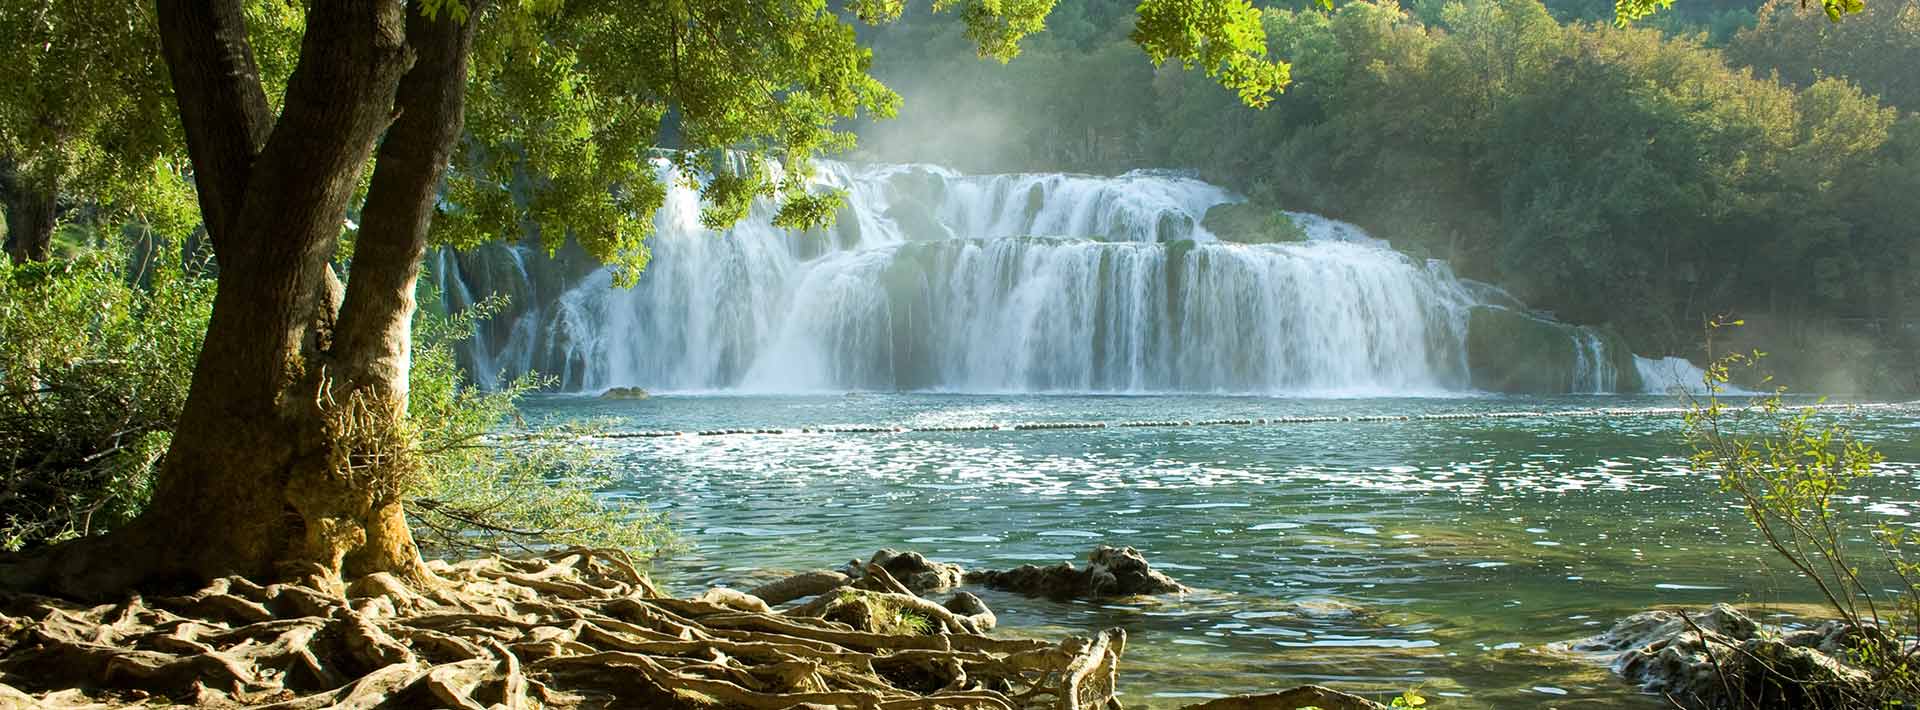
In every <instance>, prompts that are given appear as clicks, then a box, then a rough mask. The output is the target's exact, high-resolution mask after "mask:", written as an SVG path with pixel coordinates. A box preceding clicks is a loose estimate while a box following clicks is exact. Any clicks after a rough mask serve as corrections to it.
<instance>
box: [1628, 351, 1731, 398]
mask: <svg viewBox="0 0 1920 710" xmlns="http://www.w3.org/2000/svg"><path fill="white" fill-rule="evenodd" d="M1633 364H1634V368H1635V369H1637V370H1639V371H1640V382H1641V387H1642V388H1643V389H1645V390H1646V391H1648V392H1652V393H1654V394H1676V393H1694V394H1700V393H1704V392H1706V391H1707V384H1706V374H1707V373H1706V371H1705V370H1702V369H1700V366H1698V365H1695V364H1693V363H1691V362H1688V361H1687V359H1686V358H1680V357H1663V358H1659V359H1654V358H1646V357H1640V356H1638V355H1635V356H1634V358H1633ZM1723 391H1724V392H1726V393H1728V394H1741V393H1745V392H1746V390H1742V389H1740V388H1737V387H1732V386H1724V389H1723Z"/></svg>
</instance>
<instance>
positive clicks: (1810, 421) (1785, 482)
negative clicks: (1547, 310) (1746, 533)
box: [1686, 321, 1920, 708]
mask: <svg viewBox="0 0 1920 710" xmlns="http://www.w3.org/2000/svg"><path fill="white" fill-rule="evenodd" d="M1738 324H1739V322H1738V321H1735V322H1733V323H1730V324H1728V325H1738ZM1722 326H1723V324H1722V323H1720V322H1718V321H1716V322H1715V323H1713V324H1712V325H1711V326H1710V327H1709V331H1708V341H1707V345H1708V352H1709V353H1711V352H1712V351H1713V335H1714V331H1715V330H1717V329H1720V328H1721V327H1722ZM1763 355H1764V354H1763V353H1760V352H1758V351H1754V352H1750V353H1734V354H1732V355H1727V356H1725V357H1722V358H1720V359H1718V360H1715V361H1714V362H1713V363H1712V364H1711V365H1710V366H1709V367H1708V368H1707V372H1706V375H1705V380H1706V382H1705V384H1706V385H1707V393H1706V394H1705V395H1704V396H1703V397H1702V398H1701V399H1698V400H1696V401H1693V402H1692V403H1691V404H1690V406H1689V408H1688V409H1689V411H1688V413H1687V416H1686V424H1687V435H1688V439H1689V441H1690V442H1691V443H1692V445H1693V447H1694V453H1693V457H1692V458H1693V466H1694V469H1695V470H1698V471H1708V472H1712V473H1713V474H1715V475H1716V476H1718V477H1719V480H1720V486H1721V489H1722V490H1724V491H1726V492H1728V493H1731V494H1733V495H1734V496H1735V497H1736V499H1737V500H1738V501H1739V502H1740V504H1741V506H1742V507H1743V508H1744V509H1745V511H1746V514H1747V519H1748V520H1749V521H1751V522H1752V523H1753V525H1754V528H1755V529H1756V530H1757V531H1758V532H1759V534H1760V537H1761V539H1762V540H1763V541H1764V542H1765V543H1766V544H1767V546H1768V547H1770V548H1772V549H1773V551H1774V552H1775V553H1777V555H1778V557H1779V559H1781V560H1783V561H1785V562H1786V563H1787V564H1788V566H1789V567H1791V568H1792V570H1793V571H1794V572H1795V573H1796V574H1797V576H1799V577H1801V578H1804V579H1805V580H1806V581H1807V583H1808V584H1810V585H1811V586H1812V587H1814V589H1815V590H1816V591H1817V592H1818V594H1819V595H1820V597H1821V599H1822V600H1823V601H1824V602H1825V605H1826V607H1827V610H1828V611H1829V612H1831V613H1832V615H1833V616H1834V617H1835V619H1836V621H1834V622H1829V624H1828V626H1827V627H1823V628H1828V629H1829V631H1828V634H1827V635H1828V636H1830V637H1832V638H1833V639H1836V640H1833V641H1831V642H1822V643H1818V644H1813V645H1814V646H1817V647H1818V648H1817V649H1814V650H1809V649H1805V648H1798V647H1796V648H1794V649H1791V650H1793V651H1794V655H1792V656H1791V657H1789V656H1788V655H1787V654H1780V653H1776V654H1759V653H1755V652H1753V649H1752V648H1749V646H1751V645H1752V643H1746V644H1737V643H1734V642H1732V641H1727V640H1725V639H1726V635H1715V634H1707V633H1704V632H1701V633H1699V634H1698V636H1699V637H1700V641H1698V643H1699V644H1704V645H1705V646H1706V648H1707V654H1706V655H1707V657H1708V660H1709V662H1710V663H1711V665H1712V667H1713V668H1714V669H1715V670H1716V672H1718V673H1719V674H1720V678H1721V679H1722V681H1723V682H1721V683H1718V684H1717V685H1716V686H1714V687H1719V688H1721V689H1722V692H1723V694H1724V695H1725V697H1719V698H1714V699H1711V702H1705V706H1713V707H1742V708H1744V707H1776V706H1777V705H1772V704H1769V703H1778V702H1783V700H1782V699H1783V698H1789V699H1790V698H1803V699H1804V700H1803V701H1796V702H1802V704H1804V705H1806V706H1809V707H1829V706H1833V705H1836V704H1837V705H1839V706H1841V707H1876V708H1877V707H1895V706H1902V705H1907V704H1911V703H1912V702H1913V701H1914V700H1915V699H1920V646H1916V644H1915V642H1914V639H1915V638H1920V561H1916V558H1915V557H1914V556H1913V550H1914V548H1915V547H1916V546H1920V537H1917V536H1915V534H1914V533H1913V532H1912V531H1910V530H1907V529H1905V528H1894V527H1892V526H1888V525H1881V526H1879V527H1878V528H1877V529H1875V530H1873V531H1871V534H1870V535H1864V536H1863V535H1862V534H1861V533H1860V532H1859V531H1858V527H1857V525H1856V524H1855V522H1854V521H1853V520H1852V519H1851V518H1850V513H1849V511H1848V510H1847V506H1846V503H1847V501H1848V499H1849V495H1850V494H1849V490H1850V489H1851V488H1852V487H1853V485H1854V484H1856V483H1857V482H1859V481H1861V480H1863V479H1865V478H1867V477H1870V476H1873V475H1875V466H1876V465H1877V464H1879V463H1881V462H1882V461H1883V460H1884V459H1883V457H1882V456H1881V455H1880V453H1879V452H1878V451H1876V450H1875V449H1874V448H1873V447H1872V446H1871V445H1869V444H1867V443H1866V442H1864V441H1862V440H1860V439H1859V438H1857V437H1855V436H1854V434H1853V432H1852V431H1851V430H1850V429H1849V428H1848V427H1847V426H1846V425H1845V424H1844V423H1842V422H1837V421H1832V420H1827V419H1816V418H1815V411H1814V410H1812V409H1808V408H1794V407H1789V406H1786V405H1785V404H1784V403H1783V402H1782V400H1781V397H1780V393H1781V392H1782V391H1783V390H1776V391H1775V392H1774V393H1773V394H1770V395H1767V396H1762V397H1759V398H1757V399H1756V401H1755V402H1754V403H1753V404H1752V405H1750V406H1746V407H1738V406H1728V405H1727V404H1726V403H1724V402H1723V401H1722V400H1721V398H1720V393H1722V392H1724V391H1725V387H1726V386H1727V385H1728V383H1730V382H1731V381H1732V380H1733V378H1734V376H1735V371H1736V370H1745V369H1755V368H1757V366H1758V363H1759V361H1760V358H1761V357H1763ZM1763 381H1764V380H1763ZM1863 537H1871V538H1872V539H1873V540H1874V544H1872V545H1867V546H1863V545H1862V544H1861V543H1860V542H1859V541H1860V540H1861V539H1862V538H1863ZM1871 548H1877V549H1871ZM1875 553H1878V554H1875ZM1829 627H1830V628H1829ZM1696 630H1697V629H1696ZM1736 640H1738V639H1736ZM1748 641H1750V642H1754V641H1767V640H1766V639H1757V640H1755V639H1748ZM1716 644H1717V645H1721V646H1723V648H1722V649H1721V650H1720V656H1719V657H1716V656H1715V655H1714V654H1713V649H1712V646H1713V645H1716ZM1730 652H1733V653H1740V655H1739V656H1738V657H1730V656H1728V654H1729V653H1730ZM1808 658H1812V659H1813V662H1811V663H1810V662H1808V661H1807V659H1808ZM1795 659H1800V660H1799V661H1795ZM1815 667H1819V668H1828V667H1831V668H1832V669H1833V672H1830V673H1824V674H1812V673H1810V672H1809V669H1810V668H1815ZM1729 677H1732V678H1736V679H1740V680H1741V681H1742V682H1725V679H1726V678H1729ZM1790 691H1791V692H1790Z"/></svg>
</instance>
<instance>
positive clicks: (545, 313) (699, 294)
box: [435, 161, 1615, 394]
mask: <svg viewBox="0 0 1920 710" xmlns="http://www.w3.org/2000/svg"><path fill="white" fill-rule="evenodd" d="M657 165H658V169H659V170H660V171H661V177H662V179H663V180H664V181H666V182H667V184H669V185H672V187H671V189H670V193H669V196H668V198H667V201H666V203H665V205H664V206H663V207H662V208H661V209H660V210H659V212H658V213H657V214H656V216H655V220H656V234H655V236H654V237H653V238H652V239H651V240H650V241H649V242H648V244H649V246H650V247H651V249H652V250H653V258H652V261H651V263H650V264H649V266H648V268H647V270H646V271H645V272H644V273H643V274H641V276H640V280H639V283H638V285H636V286H634V287H633V288H631V289H617V288H613V287H612V279H611V276H610V274H609V272H607V271H606V270H604V269H597V268H590V267H586V266H581V265H580V264H584V263H586V262H585V260H584V259H573V260H572V262H578V263H573V264H571V266H561V267H547V266H538V265H533V266H530V265H529V263H528V261H527V257H526V255H525V254H524V253H523V252H522V250H521V249H520V248H517V247H504V246H502V247H498V248H499V249H500V250H503V253H502V254H498V255H494V256H492V257H490V258H488V259H486V261H487V263H489V264H495V265H491V266H487V267H486V268H485V269H484V270H485V271H487V272H488V273H489V274H491V275H490V276H488V277H487V278H486V280H488V281H490V282H491V285H490V287H488V288H481V287H478V286H472V285H471V284H472V282H473V281H474V280H475V276H474V273H473V272H475V271H476V270H478V269H479V267H478V266H477V264H478V262H476V261H474V260H472V259H469V258H468V256H467V255H461V257H459V258H457V259H456V258H453V257H449V256H446V255H444V254H443V255H440V256H437V257H436V262H435V266H436V268H437V269H438V270H439V271H440V273H439V274H437V276H438V278H440V280H441V282H442V292H443V293H445V294H447V299H448V303H449V305H458V304H459V303H461V302H471V301H472V300H473V298H474V293H481V292H492V291H499V290H502V289H505V290H510V291H513V292H515V294H516V299H518V298H521V297H525V298H526V299H528V302H525V303H520V304H519V305H517V306H516V308H515V309H514V311H513V313H512V316H511V317H510V318H508V319H507V320H506V321H505V322H503V323H500V324H497V325H496V326H495V327H494V328H493V329H492V330H491V331H489V332H488V333H485V334H484V336H485V337H482V338H479V339H478V341H477V342H476V343H475V345H474V347H472V348H471V349H472V350H474V351H475V352H473V353H472V354H470V355H469V356H467V362H468V363H469V364H470V366H471V367H472V368H473V370H474V371H475V376H476V381H479V382H481V383H482V384H487V383H489V382H493V381H495V380H494V378H493V372H495V371H497V372H498V373H500V374H502V375H505V376H509V377H511V376H514V375H517V374H520V373H523V372H527V371H538V372H541V373H544V374H547V375H551V376H554V377H555V378H557V380H558V383H559V386H560V387H561V388H563V389H566V390H573V391H598V390H603V389H606V388H610V387H616V386H622V387H644V388H647V389H650V390H654V391H714V390H730V391H749V392H808V391H849V390H882V391H890V390H932V391H958V392H1156V391H1187V392H1231V393H1338V394H1350V393H1374V394H1384V393H1409V392H1414V393H1418V392H1441V391H1451V390H1464V389H1467V388H1468V387H1469V386H1470V385H1469V381H1470V378H1469V375H1468V372H1467V361H1468V358H1467V355H1466V343H1465V341H1466V329H1467V311H1468V309H1469V308H1470V307H1472V306H1475V305H1476V304H1479V303H1481V302H1482V300H1483V299H1482V297H1481V296H1478V295H1476V294H1477V293H1479V292H1483V291H1486V290H1487V289H1488V288H1490V287H1485V286H1483V285H1479V284H1471V283H1468V282H1463V280H1461V279H1457V278H1455V277H1454V275H1453V274H1452V272H1451V271H1450V270H1449V269H1448V268H1447V267H1446V265H1445V264H1444V263H1442V262H1439V261H1435V260H1422V259H1415V258H1412V257H1409V256H1407V255H1405V254H1402V253H1400V252H1397V251H1395V250H1393V249H1392V248H1391V247H1390V246H1389V245H1388V244H1387V242H1386V241H1384V240H1380V239H1375V238H1373V237H1371V236H1370V235H1367V234H1366V233H1365V232H1364V231H1362V230H1361V229H1359V228H1358V227H1356V226H1354V225H1351V224H1346V223H1342V222H1337V221H1334V220H1329V219H1326V218H1323V217H1319V216H1316V215H1308V214H1292V215H1291V216H1292V218H1293V219H1294V220H1295V222H1296V224H1297V225H1298V226H1299V227H1300V228H1301V229H1300V231H1301V232H1302V233H1304V234H1305V235H1306V239H1305V240H1304V241H1297V242H1282V243H1274V244H1239V243H1230V242H1226V241H1222V240H1220V239H1217V238H1216V237H1215V235H1213V234H1212V233H1211V232H1209V231H1208V230H1207V229H1206V227H1205V226H1204V224H1203V222H1204V217H1205V216H1206V213H1207V210H1208V209H1210V208H1212V207H1214V206H1217V205H1221V204H1226V203H1231V202H1236V201H1238V200H1239V198H1238V197H1237V196H1235V195H1233V194H1232V193H1230V192H1228V191H1226V190H1225V189H1222V188H1220V187H1218V186H1215V185H1211V184H1208V183H1205V182H1202V181H1200V180H1197V179H1193V178H1191V177H1188V176H1184V175H1180V174H1177V173H1170V172H1160V171H1137V172H1132V173H1127V174H1125V175H1120V176H1113V177H1098V176H1087V175H1069V174H1019V175H979V176H974V175H962V174H958V173H955V172H953V171H950V170H946V169H943V168H938V167H931V166H920V165H880V166H854V165H847V164H840V163H823V164H822V165H821V168H820V170H819V171H818V173H817V175H816V176H815V177H814V181H815V183H816V184H817V186H818V187H826V188H833V189H838V190H842V191H844V193H845V194H846V201H845V206H844V207H843V208H842V209H841V210H840V212H839V214H838V215H837V216H836V221H835V224H834V225H833V226H832V227H829V228H826V229H816V230H809V231H805V232H795V231H790V230H784V229H779V228H776V227H774V226H773V225H772V216H773V210H774V208H773V205H771V204H769V203H767V202H765V201H761V202H757V203H756V204H755V205H754V206H753V208H752V210H751V212H750V215H749V216H748V217H747V218H746V219H745V220H742V221H741V222H740V223H739V224H737V225H735V226H734V227H732V228H730V229H728V230H725V231H724V232H715V231H712V230H707V229H705V228H703V227H702V226H701V225H700V223H699V219H698V217H699V210H700V205H699V199H698V194H697V193H696V192H695V191H693V190H690V189H687V188H685V187H684V186H682V185H681V184H680V181H679V180H678V176H676V175H674V174H672V173H671V170H672V168H671V167H670V166H668V165H667V164H666V163H664V162H663V161H662V162H658V163H657ZM560 261H569V260H568V259H566V258H564V257H563V258H562V259H561V260H560ZM496 262H505V263H506V265H498V264H496ZM569 268H571V272H570V271H569ZM514 278H519V279H521V280H523V281H524V282H525V283H522V284H518V285H508V284H504V283H502V282H503V281H507V280H511V279H514ZM469 290H471V291H472V293H469V292H468V291H469ZM1495 290H1497V289H1495ZM1606 348H1607V346H1606V344H1605V343H1602V342H1600V341H1599V339H1597V338H1594V337H1592V336H1591V335H1590V334H1589V335H1588V336H1587V338H1586V342H1582V343H1580V344H1579V347H1577V348H1576V350H1577V351H1578V352H1579V358H1580V361H1581V363H1583V364H1581V365H1578V366H1577V370H1578V372H1579V373H1580V374H1578V376H1577V377H1576V380H1577V382H1576V385H1575V386H1576V388H1577V389H1579V390H1580V391H1595V392H1604V391H1611V390H1612V388H1613V387H1614V385H1615V376H1614V373H1613V367H1612V365H1611V363H1612V361H1613V360H1612V357H1611V355H1612V354H1610V353H1608V352H1606ZM482 370H487V371H486V372H482Z"/></svg>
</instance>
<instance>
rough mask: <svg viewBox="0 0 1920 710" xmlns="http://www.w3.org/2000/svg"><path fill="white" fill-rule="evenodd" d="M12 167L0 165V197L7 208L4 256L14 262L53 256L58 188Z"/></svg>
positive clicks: (44, 259)
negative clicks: (5, 251) (33, 179)
mask: <svg viewBox="0 0 1920 710" xmlns="http://www.w3.org/2000/svg"><path fill="white" fill-rule="evenodd" d="M9 162H10V161H9ZM12 167H13V166H11V165H7V166H4V167H0V172H3V173H4V174H0V200H4V201H5V203H6V209H7V257H8V258H11V259H13V263H15V264H24V263H27V262H29V261H46V260H48V259H51V258H53V225H54V221H55V219H56V217H57V216H58V213H57V210H58V208H59V205H58V203H57V202H56V200H57V199H58V192H59V189H58V187H57V186H53V185H38V184H34V182H33V181H32V180H30V179H29V178H28V176H24V175H18V174H15V173H14V172H13V170H12Z"/></svg>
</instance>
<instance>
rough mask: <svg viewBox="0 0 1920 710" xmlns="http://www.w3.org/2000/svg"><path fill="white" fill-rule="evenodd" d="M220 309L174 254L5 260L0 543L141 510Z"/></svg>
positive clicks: (72, 531) (41, 539) (0, 311)
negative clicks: (144, 259) (145, 259)
mask: <svg viewBox="0 0 1920 710" xmlns="http://www.w3.org/2000/svg"><path fill="white" fill-rule="evenodd" d="M139 282H144V283H145V284H146V285H145V286H144V287H143V286H140V285H136V284H137V283H139ZM212 304H213V284H212V282H210V281H206V280H202V279H197V278H193V277H192V276H190V275H189V274H188V270H187V269H186V268H183V265H182V264H181V263H180V262H179V260H178V259H177V258H169V257H167V256H165V255H159V256H157V257H156V258H155V260H154V261H152V262H150V263H145V264H130V263H128V262H127V260H126V259H125V258H124V257H117V256H113V255H109V254H105V253H90V254H85V255H83V256H80V257H78V258H75V259H72V260H62V261H55V262H51V263H44V264H29V265H23V266H9V265H0V467H3V468H0V547H4V548H5V549H7V550H19V549H21V548H24V547H29V546H34V545H41V544H46V543H49V542H55V541H58V540H62V539H66V538H69V537H74V536H79V535H87V534H90V533H94V532H99V531H102V530H106V529H109V528H112V527H113V526H115V525H118V524H120V523H122V522H125V521H126V520H128V519H130V518H131V517H133V515H134V514H135V513H138V512H139V510H140V508H141V507H142V506H143V505H145V503H146V500H147V496H148V493H149V489H150V487H151V481H152V473H153V469H154V466H155V465H156V464H157V463H158V461H159V459H160V456H161V454H163V453H165V452H166V449H167V444H168V441H169V439H170V435H171V433H172V431H173V423H174V420H175V419H176V418H177V417H178V416H179V414H180V408H181V406H182V405H184V404H185V402H186V398H187V384H188V383H189V382H191V381H192V376H193V364H194V359H195V357H196V356H197V354H198V353H199V349H200V339H201V336H202V335H203V334H204V333H205V332H206V328H207V317H208V314H209V313H210V312H211V310H212Z"/></svg>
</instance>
